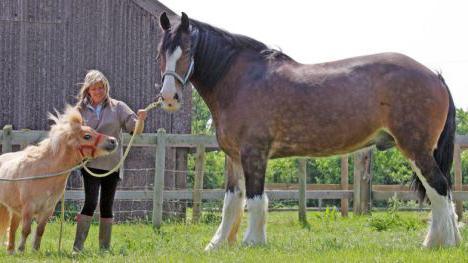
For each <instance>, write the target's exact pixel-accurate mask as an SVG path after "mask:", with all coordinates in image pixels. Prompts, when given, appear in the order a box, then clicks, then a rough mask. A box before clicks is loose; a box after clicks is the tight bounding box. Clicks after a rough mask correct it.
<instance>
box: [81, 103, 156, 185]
mask: <svg viewBox="0 0 468 263" xmlns="http://www.w3.org/2000/svg"><path fill="white" fill-rule="evenodd" d="M161 104H162V101H161V99H159V100H158V101H155V102H153V103H151V104H149V105H148V106H147V107H146V108H145V111H150V110H152V109H154V108H158V107H160V106H161ZM140 125H143V123H142V121H140V120H137V122H136V124H135V128H134V129H133V134H132V137H131V138H130V141H129V142H128V145H127V149H125V153H124V155H123V157H122V159H120V161H119V162H118V163H117V165H116V166H115V167H114V168H112V169H111V170H110V171H108V172H106V173H103V174H98V173H94V172H92V171H91V170H89V168H88V167H86V164H87V163H88V161H89V160H85V161H84V162H82V166H83V169H85V171H86V172H88V173H89V174H90V175H92V176H94V177H99V178H100V177H106V176H108V175H110V174H111V173H113V172H115V171H117V170H118V169H119V168H120V166H122V164H123V163H124V161H125V159H126V158H127V155H128V153H129V151H130V148H132V145H133V140H134V139H135V135H136V131H137V130H138V128H139V127H140Z"/></svg>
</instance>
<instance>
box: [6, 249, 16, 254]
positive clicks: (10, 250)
mask: <svg viewBox="0 0 468 263" xmlns="http://www.w3.org/2000/svg"><path fill="white" fill-rule="evenodd" d="M7 254H8V255H10V256H11V255H14V254H15V250H14V249H8V250H7Z"/></svg>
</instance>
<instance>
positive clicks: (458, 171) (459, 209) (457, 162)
mask: <svg viewBox="0 0 468 263" xmlns="http://www.w3.org/2000/svg"><path fill="white" fill-rule="evenodd" d="M454 148H455V149H454V152H453V159H454V160H453V161H454V163H453V165H454V167H453V169H454V172H455V182H454V184H453V189H454V190H455V191H462V185H463V177H462V167H461V149H460V145H459V144H455V147H454ZM455 211H456V213H457V215H458V221H459V222H461V221H462V220H463V200H458V201H455Z"/></svg>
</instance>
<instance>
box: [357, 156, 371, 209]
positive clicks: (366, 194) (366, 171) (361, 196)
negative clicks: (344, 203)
mask: <svg viewBox="0 0 468 263" xmlns="http://www.w3.org/2000/svg"><path fill="white" fill-rule="evenodd" d="M370 164H371V151H370V150H367V151H360V152H357V153H355V154H354V198H353V202H354V205H353V212H354V214H356V215H362V214H365V213H369V212H370V211H369V204H370V191H371V186H370V179H371V172H370Z"/></svg>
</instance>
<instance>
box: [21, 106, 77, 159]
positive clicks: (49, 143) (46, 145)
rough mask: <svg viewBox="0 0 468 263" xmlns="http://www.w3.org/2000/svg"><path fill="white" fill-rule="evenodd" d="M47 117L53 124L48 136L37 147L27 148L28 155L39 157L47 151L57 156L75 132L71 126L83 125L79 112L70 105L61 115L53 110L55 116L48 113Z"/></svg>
mask: <svg viewBox="0 0 468 263" xmlns="http://www.w3.org/2000/svg"><path fill="white" fill-rule="evenodd" d="M48 117H49V119H50V120H52V122H53V124H52V125H51V127H50V131H49V133H48V136H47V138H46V139H44V140H42V141H41V142H39V144H38V145H37V146H29V147H27V148H26V149H25V151H26V152H27V153H28V154H29V155H41V154H44V153H46V152H48V151H51V153H52V154H57V153H58V152H59V150H60V149H61V148H63V146H64V145H63V142H64V140H68V139H69V138H70V136H71V135H72V134H73V133H74V132H75V130H74V127H76V126H74V125H73V124H80V125H81V124H82V123H83V118H82V117H81V114H80V112H79V111H78V110H77V109H76V108H74V107H72V106H70V105H66V106H65V111H64V113H63V114H61V113H59V112H58V111H57V110H55V115H54V114H52V113H50V112H49V114H48Z"/></svg>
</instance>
